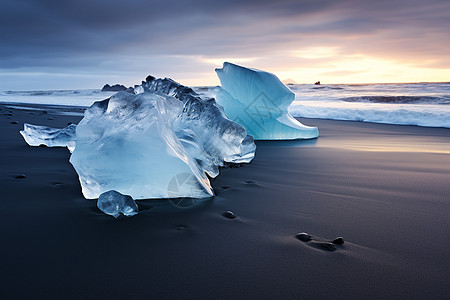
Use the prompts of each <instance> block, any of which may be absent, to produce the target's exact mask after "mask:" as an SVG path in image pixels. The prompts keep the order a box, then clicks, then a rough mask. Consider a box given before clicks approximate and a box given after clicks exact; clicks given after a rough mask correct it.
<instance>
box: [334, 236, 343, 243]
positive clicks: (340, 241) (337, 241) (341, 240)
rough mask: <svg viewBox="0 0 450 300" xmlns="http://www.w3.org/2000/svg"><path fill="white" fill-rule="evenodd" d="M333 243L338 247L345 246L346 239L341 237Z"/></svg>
mask: <svg viewBox="0 0 450 300" xmlns="http://www.w3.org/2000/svg"><path fill="white" fill-rule="evenodd" d="M332 243H333V244H336V245H342V244H344V238H343V237H341V236H340V237H337V238H335V239H334V240H333V241H332Z"/></svg>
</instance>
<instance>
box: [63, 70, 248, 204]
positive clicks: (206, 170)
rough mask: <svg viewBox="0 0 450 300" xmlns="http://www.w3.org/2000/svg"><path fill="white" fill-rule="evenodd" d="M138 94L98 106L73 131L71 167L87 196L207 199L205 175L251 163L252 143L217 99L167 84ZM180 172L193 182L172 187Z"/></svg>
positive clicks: (209, 193)
mask: <svg viewBox="0 0 450 300" xmlns="http://www.w3.org/2000/svg"><path fill="white" fill-rule="evenodd" d="M139 90H140V93H139V94H137V95H133V94H130V93H126V92H118V93H116V94H115V95H113V96H111V98H109V99H106V100H103V101H98V102H95V103H94V104H93V105H92V106H91V107H89V108H88V109H86V111H85V115H84V118H83V119H82V120H81V121H80V123H79V124H78V126H77V127H76V147H75V150H74V151H73V153H72V155H71V157H70V162H71V163H72V165H73V166H74V168H75V170H76V172H77V173H78V176H79V179H80V183H81V187H82V192H83V195H84V196H85V198H88V199H95V198H98V197H99V196H100V195H101V194H102V193H104V192H106V191H109V190H116V191H118V192H120V193H122V194H126V195H130V196H131V197H133V198H134V199H153V198H180V197H189V198H207V197H211V196H214V191H213V189H212V187H211V185H210V182H209V178H208V175H209V176H210V177H216V176H217V175H218V174H219V167H220V166H223V165H224V164H225V163H244V162H250V161H251V160H252V159H253V157H254V155H255V149H256V146H255V144H254V143H253V138H252V137H250V136H248V135H247V132H246V130H245V129H244V128H243V127H242V126H241V125H239V124H237V123H235V122H233V121H231V120H229V119H228V118H227V117H226V116H225V114H224V112H223V109H222V108H221V107H220V106H219V105H217V104H216V102H215V100H214V99H207V100H204V99H201V98H200V97H199V96H198V95H197V94H196V93H195V92H193V91H192V90H191V89H189V88H187V87H184V86H182V85H180V84H178V83H177V82H175V81H173V80H171V79H167V78H166V79H155V80H152V81H151V82H147V81H146V82H145V85H144V86H140V88H139ZM180 174H187V175H188V177H189V178H190V180H187V181H185V182H183V184H179V186H177V187H176V188H175V189H174V188H173V187H172V185H173V182H174V178H177V176H178V175H180Z"/></svg>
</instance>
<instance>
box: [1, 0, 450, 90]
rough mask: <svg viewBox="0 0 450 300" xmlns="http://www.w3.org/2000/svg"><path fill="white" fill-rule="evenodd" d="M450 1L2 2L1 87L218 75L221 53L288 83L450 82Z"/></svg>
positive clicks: (212, 81)
mask: <svg viewBox="0 0 450 300" xmlns="http://www.w3.org/2000/svg"><path fill="white" fill-rule="evenodd" d="M449 28H450V0H427V1H425V0H420V1H418V0H390V1H385V0H370V1H366V0H342V1H339V0H314V1H305V0H302V1H289V0H277V1H274V0H268V1H267V0H251V1H246V0H240V1H235V0H223V1H212V0H211V1H207V0H191V1H172V0H164V1H151V0H147V1H137V0H127V1H119V0H107V1H106V0H77V1H75V0H73V1H65V0H59V1H54V0H20V1H19V0H0V90H45V89H82V88H101V87H102V86H103V85H104V84H105V83H109V84H115V83H121V84H124V85H127V86H129V85H133V84H138V83H140V81H141V80H143V79H144V78H145V77H146V76H147V75H149V74H152V75H153V76H156V77H171V78H173V79H175V80H177V81H178V82H180V83H182V84H184V85H191V86H201V85H217V84H219V80H218V78H217V76H216V74H215V72H214V69H215V68H217V67H221V65H222V63H223V62H224V61H229V62H233V63H236V64H240V65H243V66H247V67H252V68H257V69H262V70H265V71H269V72H273V73H274V74H276V75H277V76H278V77H279V78H280V79H281V80H286V81H289V82H295V83H314V82H315V81H318V80H320V81H321V82H322V83H376V82H434V81H438V82H443V81H445V82H447V81H450V53H449V52H450V30H449Z"/></svg>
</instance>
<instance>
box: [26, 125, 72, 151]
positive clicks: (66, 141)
mask: <svg viewBox="0 0 450 300" xmlns="http://www.w3.org/2000/svg"><path fill="white" fill-rule="evenodd" d="M76 127H77V126H76V125H75V124H70V125H69V126H67V127H66V128H62V129H59V128H51V127H46V126H38V125H31V124H27V123H25V124H24V125H23V130H21V131H20V134H21V135H22V136H23V138H24V139H25V141H26V142H27V143H28V145H30V146H40V145H45V146H47V147H67V148H68V149H69V151H70V152H73V149H74V148H75V129H76Z"/></svg>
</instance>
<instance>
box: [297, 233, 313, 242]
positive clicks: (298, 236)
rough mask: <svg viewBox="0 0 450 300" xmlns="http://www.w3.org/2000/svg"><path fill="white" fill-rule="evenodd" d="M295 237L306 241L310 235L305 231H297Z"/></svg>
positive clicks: (309, 238)
mask: <svg viewBox="0 0 450 300" xmlns="http://www.w3.org/2000/svg"><path fill="white" fill-rule="evenodd" d="M295 237H296V238H297V239H299V240H300V241H302V242H308V241H310V240H311V236H310V235H309V234H307V233H306V232H300V233H297V235H296V236H295Z"/></svg>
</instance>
